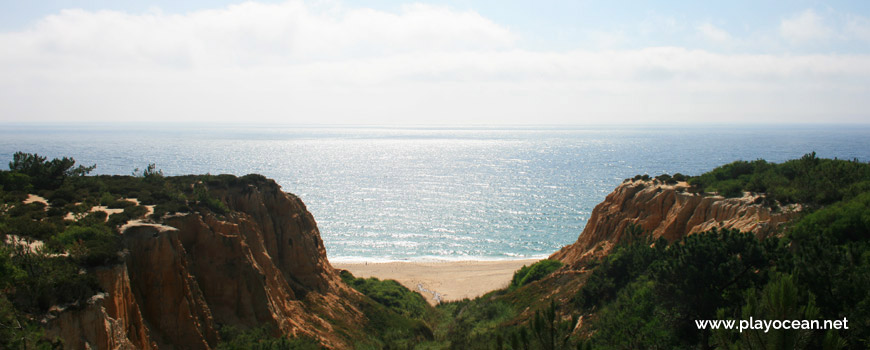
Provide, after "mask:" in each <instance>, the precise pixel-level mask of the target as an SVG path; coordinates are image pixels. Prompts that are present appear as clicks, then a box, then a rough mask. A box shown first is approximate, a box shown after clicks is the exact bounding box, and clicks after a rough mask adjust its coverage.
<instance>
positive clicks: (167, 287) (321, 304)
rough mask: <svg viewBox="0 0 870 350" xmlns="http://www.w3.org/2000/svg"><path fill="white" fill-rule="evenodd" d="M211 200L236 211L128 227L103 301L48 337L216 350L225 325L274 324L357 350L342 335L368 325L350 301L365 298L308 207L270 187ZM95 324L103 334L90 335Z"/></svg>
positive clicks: (68, 317)
mask: <svg viewBox="0 0 870 350" xmlns="http://www.w3.org/2000/svg"><path fill="white" fill-rule="evenodd" d="M211 193H212V194H215V195H217V197H219V198H220V200H221V201H222V202H223V203H224V204H225V205H226V207H227V208H228V209H229V211H228V212H227V213H226V214H225V215H220V216H219V215H217V214H212V213H210V212H202V213H189V214H183V215H177V216H174V217H171V218H167V219H165V220H164V222H163V223H162V224H149V223H141V222H134V223H129V224H128V225H125V226H124V227H122V235H123V242H124V246H125V248H126V249H125V251H126V253H127V255H126V257H125V262H124V264H122V265H119V266H116V267H114V268H112V269H111V270H108V271H106V272H104V273H101V274H100V275H99V276H100V278H99V280H100V284H101V286H102V287H103V289H104V290H105V295H103V296H101V297H99V298H95V299H96V300H94V299H92V302H91V303H89V304H88V305H87V306H86V307H84V308H80V310H78V311H72V312H71V311H65V312H62V313H60V315H58V317H57V318H56V319H54V320H52V321H50V324H49V327H48V328H49V335H50V336H51V335H54V336H59V337H60V338H61V339H63V340H64V342H65V344H66V346H67V347H68V348H72V349H82V348H87V347H91V348H98V349H158V348H159V349H212V348H214V347H215V346H216V345H217V344H218V342H219V341H220V335H219V333H218V330H219V328H220V325H233V326H236V327H239V328H243V329H245V328H249V327H259V326H263V325H271V326H272V327H271V328H272V329H274V330H275V332H276V333H279V334H284V335H290V336H309V337H314V338H317V339H318V340H320V341H321V343H322V344H323V345H325V346H327V347H330V348H346V347H349V344H347V343H346V342H347V339H344V338H341V337H340V336H338V334H340V333H343V332H338V331H336V329H335V327H336V324H339V325H341V324H359V323H360V322H364V320H363V315H362V313H361V312H360V311H359V310H358V309H357V308H356V307H355V306H354V304H353V302H349V301H348V300H355V298H356V297H357V296H358V294H356V292H355V291H353V290H351V289H350V288H348V287H346V286H345V285H344V284H343V283H341V280H340V278H339V277H338V274H337V273H336V271H335V270H334V269H333V268H332V266H331V265H330V264H329V262H328V261H327V259H326V250H325V248H324V247H323V242H322V241H321V239H320V233H319V231H318V230H317V224H316V223H315V221H314V218H313V216H312V215H311V214H310V213H309V212H308V211H307V209H306V208H305V205H304V204H303V203H302V201H301V200H300V199H299V198H297V197H296V196H294V195H291V194H288V193H284V192H282V191H281V190H280V187H278V185H277V184H275V183H274V182H271V181H270V182H267V183H265V184H263V183H261V184H259V185H257V186H254V185H238V186H228V188H223V189H211ZM95 324H96V325H105V327H96V329H95V330H92V328H94V325H95ZM104 328H105V329H104ZM345 333H346V332H345Z"/></svg>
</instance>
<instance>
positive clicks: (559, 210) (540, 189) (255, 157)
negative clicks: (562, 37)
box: [0, 124, 870, 261]
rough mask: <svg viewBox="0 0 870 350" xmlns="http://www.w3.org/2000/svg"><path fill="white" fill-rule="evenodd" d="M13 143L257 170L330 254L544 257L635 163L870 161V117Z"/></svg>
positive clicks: (198, 168) (183, 133)
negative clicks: (861, 121)
mask: <svg viewBox="0 0 870 350" xmlns="http://www.w3.org/2000/svg"><path fill="white" fill-rule="evenodd" d="M16 151H24V152H30V153H39V154H40V155H45V156H48V157H50V158H53V157H62V156H69V157H74V158H75V159H76V161H77V162H78V163H79V164H85V165H90V164H96V165H97V168H96V170H95V171H94V174H121V175H125V174H131V173H132V172H133V171H134V169H136V168H139V169H144V168H145V167H146V166H147V165H148V164H149V163H155V164H156V165H157V168H158V169H161V170H162V171H163V173H164V174H166V175H183V174H205V173H210V174H235V175H245V174H250V173H258V174H263V175H265V176H267V177H269V178H273V179H275V180H276V181H277V182H278V183H279V184H280V185H281V186H282V187H283V189H284V190H285V191H287V192H292V193H295V194H296V195H298V196H300V197H301V198H302V200H303V201H304V202H305V203H306V205H307V206H308V209H309V211H311V212H312V213H313V214H314V217H315V219H316V220H317V223H318V227H319V228H320V232H321V235H322V237H323V241H324V244H325V246H326V250H327V254H328V256H329V259H330V260H331V261H407V260H500V259H525V258H539V257H545V256H547V255H549V254H550V253H552V252H554V251H556V250H558V249H559V248H560V247H562V246H564V245H566V244H569V243H572V242H574V241H576V240H577V236H578V235H579V234H580V232H582V231H583V227H584V226H585V225H586V220H587V219H588V218H589V215H590V214H591V211H592V209H593V207H594V206H595V205H596V204H598V203H599V202H601V201H602V200H603V199H604V197H605V196H606V195H607V194H608V193H610V192H611V191H612V190H613V189H614V188H615V187H616V186H617V185H619V184H620V183H621V182H622V181H623V180H624V179H625V178H629V177H633V176H634V175H637V174H649V175H651V176H655V175H658V174H662V173H668V174H674V173H678V172H679V173H683V174H688V175H697V174H701V173H703V172H706V171H709V170H711V169H713V168H714V167H716V166H719V165H722V164H725V163H728V162H731V161H735V160H754V159H759V158H763V159H766V160H769V161H774V162H782V161H785V160H788V159H793V158H799V157H801V156H802V155H803V154H806V153H809V152H813V151H814V152H816V153H817V154H818V156H820V157H827V158H833V157H837V158H841V159H855V158H857V159H859V160H862V161H865V162H866V161H868V160H870V126H835V125H833V126H818V125H814V126H774V125H769V126H728V125H720V126H675V125H671V126H659V125H657V126H637V127H628V126H592V127H581V126H529V127H525V126H524V127H485V126H479V127H382V126H287V125H193V124H184V125H168V126H167V125H148V124H135V125H134V124H108V125H97V124H69V125H64V124H60V125H28V124H7V125H2V130H0V161H2V164H4V165H5V164H6V163H8V162H9V161H10V160H11V158H12V154H13V153H15V152H16Z"/></svg>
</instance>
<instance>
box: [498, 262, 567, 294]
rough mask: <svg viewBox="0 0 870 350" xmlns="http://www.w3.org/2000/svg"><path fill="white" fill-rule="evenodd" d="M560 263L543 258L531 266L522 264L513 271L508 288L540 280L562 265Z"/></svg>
mask: <svg viewBox="0 0 870 350" xmlns="http://www.w3.org/2000/svg"><path fill="white" fill-rule="evenodd" d="M562 265H563V264H562V262H561V261H558V260H549V259H545V260H541V261H538V262H536V263H534V264H532V265H531V266H523V267H522V268H520V269H519V270H518V271H517V272H515V273H514V277H513V279H511V284H510V288H512V289H514V288H519V287H522V286H524V285H527V284H529V283H532V282H534V281H537V280H540V279H542V278H544V277H546V276H547V275H549V274H551V273H553V271H556V270H557V269H559V268H560V267H562Z"/></svg>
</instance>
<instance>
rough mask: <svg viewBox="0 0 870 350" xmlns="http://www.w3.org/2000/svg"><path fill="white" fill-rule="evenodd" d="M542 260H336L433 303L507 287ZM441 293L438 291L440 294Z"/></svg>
mask: <svg viewBox="0 0 870 350" xmlns="http://www.w3.org/2000/svg"><path fill="white" fill-rule="evenodd" d="M537 261H538V260H536V259H532V260H501V261H451V262H384V263H359V262H354V263H341V262H337V263H332V266H333V267H335V268H336V269H339V270H348V271H350V272H351V273H352V274H353V275H354V276H356V277H365V278H368V277H377V278H378V279H382V280H383V279H393V280H396V281H398V282H399V283H401V284H402V285H404V286H405V287H407V288H408V289H410V290H413V291H416V292H418V293H420V294H422V295H423V297H424V298H426V300H427V301H428V302H429V303H430V304H433V305H434V304H437V303H438V299H439V298H440V300H441V301H453V300H461V299H463V298H474V297H477V296H481V295H483V294H486V293H487V292H491V291H493V290H496V289H499V288H504V287H507V286H508V284H509V283H510V281H511V278H512V277H513V275H514V272H515V271H516V270H518V269H519V268H521V267H523V265H531V264H534V263H535V262H537ZM436 293H437V294H436Z"/></svg>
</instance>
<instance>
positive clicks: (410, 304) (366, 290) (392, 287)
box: [341, 270, 431, 319]
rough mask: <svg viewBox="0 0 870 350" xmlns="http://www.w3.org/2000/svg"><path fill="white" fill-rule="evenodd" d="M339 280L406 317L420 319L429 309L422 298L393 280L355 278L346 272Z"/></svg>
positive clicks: (342, 272)
mask: <svg viewBox="0 0 870 350" xmlns="http://www.w3.org/2000/svg"><path fill="white" fill-rule="evenodd" d="M341 280H342V281H343V282H344V283H346V284H347V285H349V286H351V287H353V289H356V290H357V291H359V292H360V293H363V294H364V295H365V296H367V297H369V298H372V300H374V301H376V302H378V303H379V304H381V305H383V306H386V307H387V308H388V309H390V310H391V311H393V312H395V313H397V314H400V315H403V316H406V317H410V318H416V319H420V318H423V317H424V316H426V314H427V313H428V312H429V310H430V309H431V307H430V306H429V304H427V303H426V300H424V299H423V296H421V295H420V294H418V293H415V292H412V291H410V290H408V288H405V287H404V286H402V285H401V284H399V282H396V281H394V280H383V281H381V280H379V279H377V278H374V277H371V278H355V277H354V276H353V274H351V273H350V272H349V271H347V270H342V271H341Z"/></svg>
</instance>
